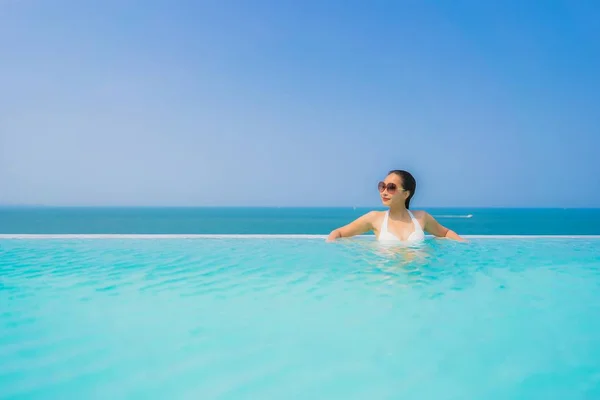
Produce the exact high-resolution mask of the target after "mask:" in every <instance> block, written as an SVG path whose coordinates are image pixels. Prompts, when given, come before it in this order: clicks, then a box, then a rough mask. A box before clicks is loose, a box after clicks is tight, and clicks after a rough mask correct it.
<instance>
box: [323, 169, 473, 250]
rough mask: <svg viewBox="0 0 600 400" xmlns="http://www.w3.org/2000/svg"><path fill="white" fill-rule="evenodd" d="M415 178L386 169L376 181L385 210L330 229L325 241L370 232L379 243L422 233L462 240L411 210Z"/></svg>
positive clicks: (411, 238) (412, 238) (407, 239)
mask: <svg viewBox="0 0 600 400" xmlns="http://www.w3.org/2000/svg"><path fill="white" fill-rule="evenodd" d="M416 187H417V183H416V181H415V178H413V176H412V175H411V174H410V173H409V172H407V171H403V170H394V171H390V173H389V174H388V176H387V177H386V178H385V180H384V181H383V182H379V193H380V194H381V201H382V202H383V204H384V205H385V206H387V207H389V210H388V211H371V212H369V213H367V214H364V215H363V216H361V217H359V218H357V219H356V220H354V221H352V222H351V223H349V224H348V225H346V226H343V227H341V228H338V229H335V230H333V231H332V232H331V233H330V234H329V237H328V238H327V241H334V240H336V239H339V238H343V237H350V236H355V235H361V234H363V233H366V232H368V231H373V232H374V233H375V236H376V237H377V240H379V241H382V242H392V243H394V242H398V243H414V242H421V241H423V240H424V239H425V232H428V233H430V234H432V235H434V236H436V237H443V238H448V239H454V240H459V241H464V239H463V238H461V237H460V236H458V235H457V234H456V232H454V231H452V230H450V229H448V228H446V227H444V226H442V225H440V223H439V222H437V221H436V220H435V218H433V217H432V216H431V215H429V214H428V213H427V212H425V211H415V212H414V213H413V212H411V211H410V210H409V209H408V208H409V206H410V199H412V197H413V196H414V194H415V189H416Z"/></svg>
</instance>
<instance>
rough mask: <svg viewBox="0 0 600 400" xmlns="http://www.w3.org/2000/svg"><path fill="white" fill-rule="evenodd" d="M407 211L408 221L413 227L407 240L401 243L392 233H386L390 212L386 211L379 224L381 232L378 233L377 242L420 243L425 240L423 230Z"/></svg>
mask: <svg viewBox="0 0 600 400" xmlns="http://www.w3.org/2000/svg"><path fill="white" fill-rule="evenodd" d="M407 211H408V215H410V219H411V220H412V222H413V225H414V226H415V230H414V231H413V232H412V233H411V234H410V235H409V236H408V239H406V240H405V241H402V240H400V239H398V238H397V237H396V236H395V235H394V234H393V233H391V232H390V231H388V219H389V215H390V212H389V211H386V213H385V216H384V217H383V223H382V224H381V232H380V233H379V238H378V239H377V240H379V241H385V242H400V243H406V242H420V241H423V240H425V232H423V228H421V224H419V221H417V219H416V218H415V216H414V215H413V214H412V213H411V212H410V211H409V210H407Z"/></svg>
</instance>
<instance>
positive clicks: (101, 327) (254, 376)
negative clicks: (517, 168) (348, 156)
mask: <svg viewBox="0 0 600 400" xmlns="http://www.w3.org/2000/svg"><path fill="white" fill-rule="evenodd" d="M599 316H600V239H599V238H593V237H589V238H575V239H573V238H539V237H538V238H527V239H522V238H503V239H499V238H473V239H471V242H470V243H468V244H459V243H454V242H448V241H439V240H428V241H427V243H426V245H425V246H423V247H420V248H414V249H394V248H387V249H386V248H380V247H379V246H378V245H377V244H376V243H375V242H374V241H372V239H370V238H356V239H352V240H345V241H342V242H339V243H333V244H328V243H324V241H323V239H322V238H321V237H314V238H310V237H309V238H299V237H251V238H240V237H195V238H181V237H169V238H162V239H161V238H152V239H148V238H144V239H142V238H116V237H112V238H105V239H91V238H84V237H81V238H73V239H64V238H60V239H59V238H48V237H45V238H41V239H24V238H20V239H7V238H4V239H0V360H1V361H0V398H2V399H4V398H6V399H9V398H10V399H75V398H77V399H137V398H139V399H165V398H169V399H339V398H343V399H392V398H393V399H397V398H402V399H484V398H489V399H592V398H600V318H599Z"/></svg>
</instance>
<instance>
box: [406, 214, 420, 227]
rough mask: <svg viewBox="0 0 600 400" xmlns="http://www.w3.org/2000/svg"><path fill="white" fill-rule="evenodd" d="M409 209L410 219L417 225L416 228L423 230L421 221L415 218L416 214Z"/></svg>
mask: <svg viewBox="0 0 600 400" xmlns="http://www.w3.org/2000/svg"><path fill="white" fill-rule="evenodd" d="M406 211H408V215H410V219H411V220H412V223H413V225H414V226H415V229H419V230H423V228H421V224H420V223H419V221H418V220H417V219H416V218H415V216H414V215H413V213H412V212H410V210H406Z"/></svg>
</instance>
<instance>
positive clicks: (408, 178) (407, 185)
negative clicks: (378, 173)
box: [388, 169, 417, 210]
mask: <svg viewBox="0 0 600 400" xmlns="http://www.w3.org/2000/svg"><path fill="white" fill-rule="evenodd" d="M391 174H396V175H398V176H399V177H400V179H402V187H403V188H404V190H408V191H409V192H410V194H409V195H408V197H407V198H406V200H405V201H404V206H405V207H406V209H407V210H408V208H409V207H410V199H412V197H413V196H414V195H415V190H416V189H417V181H416V180H415V178H414V176H412V175H411V173H410V172H408V171H404V170H402V169H395V170H393V171H390V172H389V174H388V175H391Z"/></svg>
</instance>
